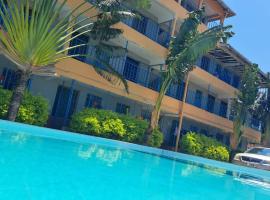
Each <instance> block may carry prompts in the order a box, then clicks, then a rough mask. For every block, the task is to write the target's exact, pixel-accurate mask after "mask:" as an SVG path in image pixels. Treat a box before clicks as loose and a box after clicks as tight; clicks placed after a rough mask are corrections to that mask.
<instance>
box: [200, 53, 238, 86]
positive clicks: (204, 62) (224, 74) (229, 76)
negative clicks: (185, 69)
mask: <svg viewBox="0 0 270 200" xmlns="http://www.w3.org/2000/svg"><path fill="white" fill-rule="evenodd" d="M197 65H198V67H200V68H202V69H203V70H205V71H207V72H208V73H210V74H212V75H213V76H215V77H217V78H218V79H220V80H222V81H224V82H225V83H227V84H229V85H231V86H233V87H234V88H239V86H240V77H239V76H238V75H237V74H234V73H233V72H231V71H229V70H228V69H226V68H224V67H222V66H221V65H219V64H217V63H216V62H214V61H213V60H211V59H210V58H208V57H205V56H203V57H202V58H200V59H199V60H198V62H197Z"/></svg>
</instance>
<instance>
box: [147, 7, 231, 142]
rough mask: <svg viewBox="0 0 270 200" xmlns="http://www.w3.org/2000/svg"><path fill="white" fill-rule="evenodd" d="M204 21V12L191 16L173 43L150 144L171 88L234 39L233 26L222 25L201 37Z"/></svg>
mask: <svg viewBox="0 0 270 200" xmlns="http://www.w3.org/2000/svg"><path fill="white" fill-rule="evenodd" d="M203 17H204V11H203V9H202V10H198V11H195V12H191V13H190V14H189V17H188V18H187V19H186V20H185V21H184V22H183V24H182V26H181V27H180V30H179V32H178V34H177V36H176V38H173V39H172V42H171V44H170V48H169V55H168V57H167V60H166V68H167V70H166V71H165V72H163V73H162V75H163V82H162V86H161V89H160V92H159V96H158V98H157V100H156V104H155V106H154V109H153V111H152V116H151V122H150V125H149V128H148V131H147V132H148V134H147V138H146V141H147V140H148V138H149V137H150V135H151V133H152V131H153V130H154V129H155V128H157V127H158V121H159V117H160V110H161V104H162V100H163V98H164V96H165V94H166V92H167V90H168V88H169V86H170V84H171V83H173V82H178V83H181V82H182V81H183V80H184V79H185V78H186V76H187V74H188V73H189V72H190V71H192V70H193V68H194V64H195V62H196V61H197V60H198V58H199V57H201V56H203V55H204V54H206V53H208V52H209V51H210V50H212V49H214V48H215V47H216V45H217V43H218V42H220V41H221V42H226V40H227V39H228V38H229V37H231V36H232V35H233V33H232V32H229V31H228V30H229V29H230V28H231V26H226V27H223V26H222V25H219V26H216V27H213V28H211V29H208V30H206V31H205V32H203V33H199V32H198V26H199V25H200V24H201V23H202V20H203Z"/></svg>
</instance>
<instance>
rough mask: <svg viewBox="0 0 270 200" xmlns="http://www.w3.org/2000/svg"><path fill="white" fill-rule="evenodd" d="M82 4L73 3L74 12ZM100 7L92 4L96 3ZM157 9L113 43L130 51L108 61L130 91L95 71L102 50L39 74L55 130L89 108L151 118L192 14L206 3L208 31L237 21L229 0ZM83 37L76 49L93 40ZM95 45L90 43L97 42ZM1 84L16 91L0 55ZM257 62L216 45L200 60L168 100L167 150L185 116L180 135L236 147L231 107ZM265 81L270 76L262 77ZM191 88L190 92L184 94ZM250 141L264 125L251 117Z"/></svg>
mask: <svg viewBox="0 0 270 200" xmlns="http://www.w3.org/2000/svg"><path fill="white" fill-rule="evenodd" d="M80 2H82V0H68V3H67V4H68V6H69V7H74V6H76V5H77V4H78V3H80ZM92 3H94V1H93V0H89V6H90V5H91V4H92ZM151 3H152V5H151V8H149V9H146V10H138V11H137V12H138V13H139V14H140V15H141V17H140V18H133V19H128V20H124V21H123V22H121V23H118V24H116V25H115V27H118V28H120V29H122V30H123V34H121V36H119V37H117V38H115V39H113V40H111V41H110V43H111V44H113V45H117V46H120V47H123V48H124V49H126V50H127V51H125V52H124V53H122V54H121V53H119V55H117V56H113V57H112V56H111V57H110V56H107V55H106V54H104V59H106V60H107V61H108V62H109V63H110V64H111V65H112V66H113V67H114V68H115V69H116V70H117V71H118V72H119V73H120V74H122V75H123V76H124V77H125V79H126V80H127V81H128V86H129V91H130V93H129V94H127V93H126V91H125V90H124V88H123V86H121V85H113V84H111V83H109V82H107V81H106V80H104V79H103V78H102V77H101V76H99V75H98V74H97V73H96V72H95V70H94V69H93V65H95V66H99V67H101V68H102V64H101V63H98V62H95V61H93V60H92V59H91V57H92V56H93V55H95V48H93V47H92V46H91V45H89V46H87V47H80V48H78V49H76V50H75V51H76V52H74V51H73V52H69V53H70V54H71V53H82V54H88V55H89V57H78V58H76V59H74V58H70V59H66V60H64V61H62V62H59V63H57V64H56V66H55V67H56V69H55V70H56V76H46V75H44V76H37V75H35V76H32V77H31V80H30V81H29V90H30V92H31V93H33V94H34V95H42V96H44V97H45V98H46V99H48V101H49V103H50V117H49V121H48V127H52V128H58V129H61V128H63V127H64V126H67V125H68V122H69V119H70V117H71V116H72V114H73V113H75V112H78V111H81V110H82V109H84V108H86V107H95V108H101V109H108V110H112V111H116V112H118V113H122V114H130V115H132V116H136V117H141V118H143V119H146V120H149V119H150V116H151V110H152V108H153V105H154V104H155V101H156V98H157V96H158V91H159V89H160V86H161V76H160V73H159V71H160V70H162V69H163V67H164V63H165V59H166V56H167V54H168V45H169V42H170V38H171V36H173V35H174V34H176V33H177V30H179V28H180V26H181V24H182V23H183V21H184V19H185V18H186V17H188V12H189V11H193V10H197V9H198V8H200V7H201V6H202V5H204V6H205V12H206V17H205V20H204V23H203V24H202V25H201V26H200V27H199V30H200V31H204V30H206V29H208V28H210V27H213V26H215V25H218V24H220V23H221V24H223V23H224V21H225V20H226V19H227V18H229V17H233V16H234V15H235V13H234V12H233V11H232V10H231V9H230V8H229V7H228V6H227V5H226V4H225V3H224V2H223V1H222V0H204V1H203V0H187V1H182V2H181V0H178V1H177V0H152V1H151ZM88 41H89V36H87V35H82V36H80V37H79V38H77V39H75V40H73V41H72V42H71V43H72V45H75V44H82V43H87V42H88ZM90 44H91V43H90ZM0 59H1V61H0V75H1V80H0V83H1V85H2V86H3V87H4V88H6V89H12V87H13V86H14V81H13V80H14V77H15V69H16V68H15V66H14V65H13V64H12V63H11V62H10V61H9V60H7V59H6V58H5V57H3V56H0ZM248 64H251V63H250V61H249V60H247V59H246V58H245V57H244V56H242V55H241V54H240V53H239V52H238V51H237V50H235V49H234V48H233V47H232V46H230V45H228V44H219V45H218V46H217V48H216V49H215V50H213V51H211V52H209V53H208V54H206V55H205V56H203V57H202V58H200V59H199V60H198V62H197V63H196V67H195V69H194V70H193V71H192V72H191V73H190V74H189V77H188V79H187V80H186V81H185V82H184V81H183V83H182V84H172V85H171V86H170V88H169V90H168V92H167V95H166V97H165V98H164V100H163V104H162V112H161V119H160V128H161V130H162V132H163V133H164V136H165V137H164V146H167V147H168V146H173V145H174V142H175V132H176V127H178V124H179V119H180V120H182V121H183V123H182V128H181V133H182V134H185V133H186V132H188V131H195V132H198V133H201V134H205V135H207V136H210V137H213V138H216V139H217V140H219V141H221V142H223V143H225V144H229V138H230V134H231V133H232V131H233V122H232V116H231V114H230V108H231V102H232V99H233V98H235V94H236V92H237V91H238V88H239V85H240V81H241V76H242V74H243V70H244V66H245V65H248ZM261 75H262V76H264V75H263V73H262V74H261ZM185 88H187V90H186V92H185ZM244 138H246V140H244V141H245V142H260V139H261V125H260V122H258V121H257V120H256V119H254V118H253V117H252V116H249V117H248V122H247V124H246V127H245V134H244Z"/></svg>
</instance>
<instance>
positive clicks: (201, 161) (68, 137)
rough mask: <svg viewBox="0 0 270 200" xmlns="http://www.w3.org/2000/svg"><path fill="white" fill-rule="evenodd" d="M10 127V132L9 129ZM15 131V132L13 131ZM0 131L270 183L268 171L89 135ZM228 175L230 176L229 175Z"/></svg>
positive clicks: (6, 124) (24, 128)
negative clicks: (123, 151)
mask: <svg viewBox="0 0 270 200" xmlns="http://www.w3.org/2000/svg"><path fill="white" fill-rule="evenodd" d="M11 127H12V130H10V128H11ZM14 129H15V130H14ZM0 130H9V131H19V132H21V133H24V134H30V135H33V136H38V137H44V138H52V139H59V140H64V141H69V142H75V143H81V144H93V143H95V144H97V145H104V146H109V147H114V148H122V149H128V150H133V151H139V152H142V153H148V154H152V155H156V156H160V157H165V158H168V159H172V160H176V161H180V162H187V163H190V164H195V165H197V166H201V167H204V168H205V167H210V168H217V169H223V170H226V171H227V172H231V173H238V174H244V175H249V176H254V177H256V178H260V179H262V180H263V181H267V182H270V171H265V170H260V169H254V168H249V167H244V166H238V165H234V164H231V163H225V162H219V161H215V160H210V159H206V158H202V157H197V156H192V155H187V154H183V153H178V152H173V151H168V150H163V149H158V148H153V147H148V146H142V145H138V144H133V143H127V142H122V141H118V140H111V139H106V138H100V137H95V136H89V135H82V134H78V133H72V132H68V131H61V130H56V129H50V128H44V127H38V126H32V125H27V124H21V123H16V122H10V121H4V120H0ZM30 130H31V132H30V133H29V131H30ZM231 173H230V174H231Z"/></svg>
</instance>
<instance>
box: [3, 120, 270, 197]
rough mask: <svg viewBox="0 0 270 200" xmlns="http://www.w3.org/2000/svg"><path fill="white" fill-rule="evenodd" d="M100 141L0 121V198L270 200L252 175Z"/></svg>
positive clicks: (266, 187)
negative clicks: (24, 128) (40, 132)
mask: <svg viewBox="0 0 270 200" xmlns="http://www.w3.org/2000/svg"><path fill="white" fill-rule="evenodd" d="M8 130H15V128H14V127H11V128H10V129H8ZM51 132H53V133H54V131H51ZM51 132H50V134H51ZM55 133H58V132H57V131H55ZM48 134H49V133H48ZM63 134H64V133H63ZM61 137H62V136H61ZM66 137H69V135H68V134H67V135H66ZM96 141H97V140H96V139H95V140H93V142H91V140H90V139H89V140H88V141H87V143H80V142H78V141H76V142H70V141H65V140H60V139H53V138H43V137H38V136H33V135H32V134H31V130H30V131H29V132H27V134H24V133H23V132H16V131H15V132H13V133H12V132H10V131H7V129H6V130H4V131H1V124H0V155H1V156H0V171H1V177H0V199H4V200H10V199H20V200H29V199H38V200H40V199H44V200H55V199H57V200H62V199H63V200H74V199H84V200H88V199H89V200H90V199H91V200H92V199H94V200H104V199H110V200H114V199H115V200H122V199H123V200H141V199H142V200H145V199H147V200H163V199H164V200H178V199H181V200H200V199H207V200H216V199H218V200H227V199H228V200H234V199H236V200H238V199H239V200H241V199H243V200H246V199H248V200H266V199H270V188H269V184H268V183H267V182H264V181H262V180H261V179H258V178H255V177H252V176H250V175H249V176H247V175H239V173H232V172H228V171H226V170H224V169H221V168H217V167H209V165H207V166H204V165H202V164H199V165H195V164H194V163H193V164H191V163H189V162H180V161H177V160H171V159H167V158H163V157H160V156H154V155H150V154H147V153H142V152H137V151H132V150H128V149H124V148H119V147H112V146H111V145H110V146H107V145H106V140H103V139H100V141H102V144H103V145H100V144H97V143H96Z"/></svg>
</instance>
